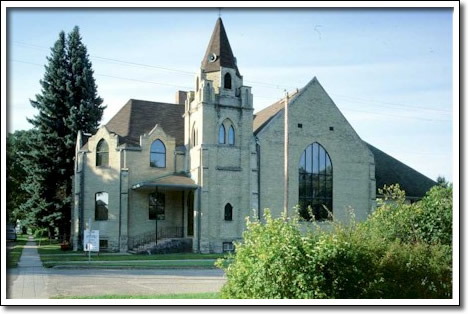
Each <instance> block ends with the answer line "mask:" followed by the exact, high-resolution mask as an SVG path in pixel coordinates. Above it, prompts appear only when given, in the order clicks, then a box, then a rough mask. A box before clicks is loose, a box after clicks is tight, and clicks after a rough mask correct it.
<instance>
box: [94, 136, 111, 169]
mask: <svg viewBox="0 0 468 314" xmlns="http://www.w3.org/2000/svg"><path fill="white" fill-rule="evenodd" d="M96 166H98V167H107V166H109V145H107V142H106V141H105V140H104V139H102V140H100V141H99V143H98V144H97V147H96Z"/></svg>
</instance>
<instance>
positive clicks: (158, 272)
mask: <svg viewBox="0 0 468 314" xmlns="http://www.w3.org/2000/svg"><path fill="white" fill-rule="evenodd" d="M225 282H226V279H225V278H224V272H223V271H222V270H220V269H53V268H51V269H46V268H43V267H42V263H41V261H40V259H39V254H38V252H37V247H36V245H35V242H34V240H32V239H30V240H29V241H28V242H27V243H26V245H25V247H24V249H23V254H22V255H21V258H20V261H19V264H18V267H17V268H14V269H10V270H8V271H7V298H9V299H10V298H11V299H39V298H45V299H47V298H50V297H54V296H65V297H66V296H93V295H94V296H96V295H107V294H119V295H135V294H140V295H150V294H172V293H198V292H218V291H220V289H221V287H222V285H223V284H224V283H225Z"/></svg>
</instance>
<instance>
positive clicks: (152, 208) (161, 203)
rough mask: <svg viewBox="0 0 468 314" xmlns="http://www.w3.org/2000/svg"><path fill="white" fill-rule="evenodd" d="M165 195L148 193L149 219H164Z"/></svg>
mask: <svg viewBox="0 0 468 314" xmlns="http://www.w3.org/2000/svg"><path fill="white" fill-rule="evenodd" d="M165 208H166V196H165V195H164V193H161V192H155V193H151V194H150V195H149V215H148V216H149V217H148V218H149V220H155V219H157V220H165V219H166V215H165Z"/></svg>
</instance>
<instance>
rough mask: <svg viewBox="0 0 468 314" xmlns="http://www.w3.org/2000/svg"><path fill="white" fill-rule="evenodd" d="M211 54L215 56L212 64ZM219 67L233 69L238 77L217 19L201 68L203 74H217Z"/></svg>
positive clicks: (222, 28)
mask: <svg viewBox="0 0 468 314" xmlns="http://www.w3.org/2000/svg"><path fill="white" fill-rule="evenodd" d="M212 53H214V54H216V56H217V59H216V60H215V61H214V62H210V56H211V54H212ZM220 67H225V68H231V69H235V70H236V74H237V75H238V76H240V73H239V69H238V68H237V64H236V58H235V57H234V54H233V53H232V49H231V45H230V44H229V40H228V37H227V34H226V30H225V29H224V25H223V21H222V20H221V18H218V20H217V21H216V25H215V28H214V30H213V34H212V35H211V39H210V43H209V44H208V47H207V48H206V52H205V57H204V58H203V61H202V64H201V68H202V70H204V71H205V72H217V71H219V70H220Z"/></svg>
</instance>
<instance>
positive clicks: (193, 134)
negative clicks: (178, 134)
mask: <svg viewBox="0 0 468 314" xmlns="http://www.w3.org/2000/svg"><path fill="white" fill-rule="evenodd" d="M195 146H197V131H196V129H195V125H194V126H193V130H192V147H195Z"/></svg>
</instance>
